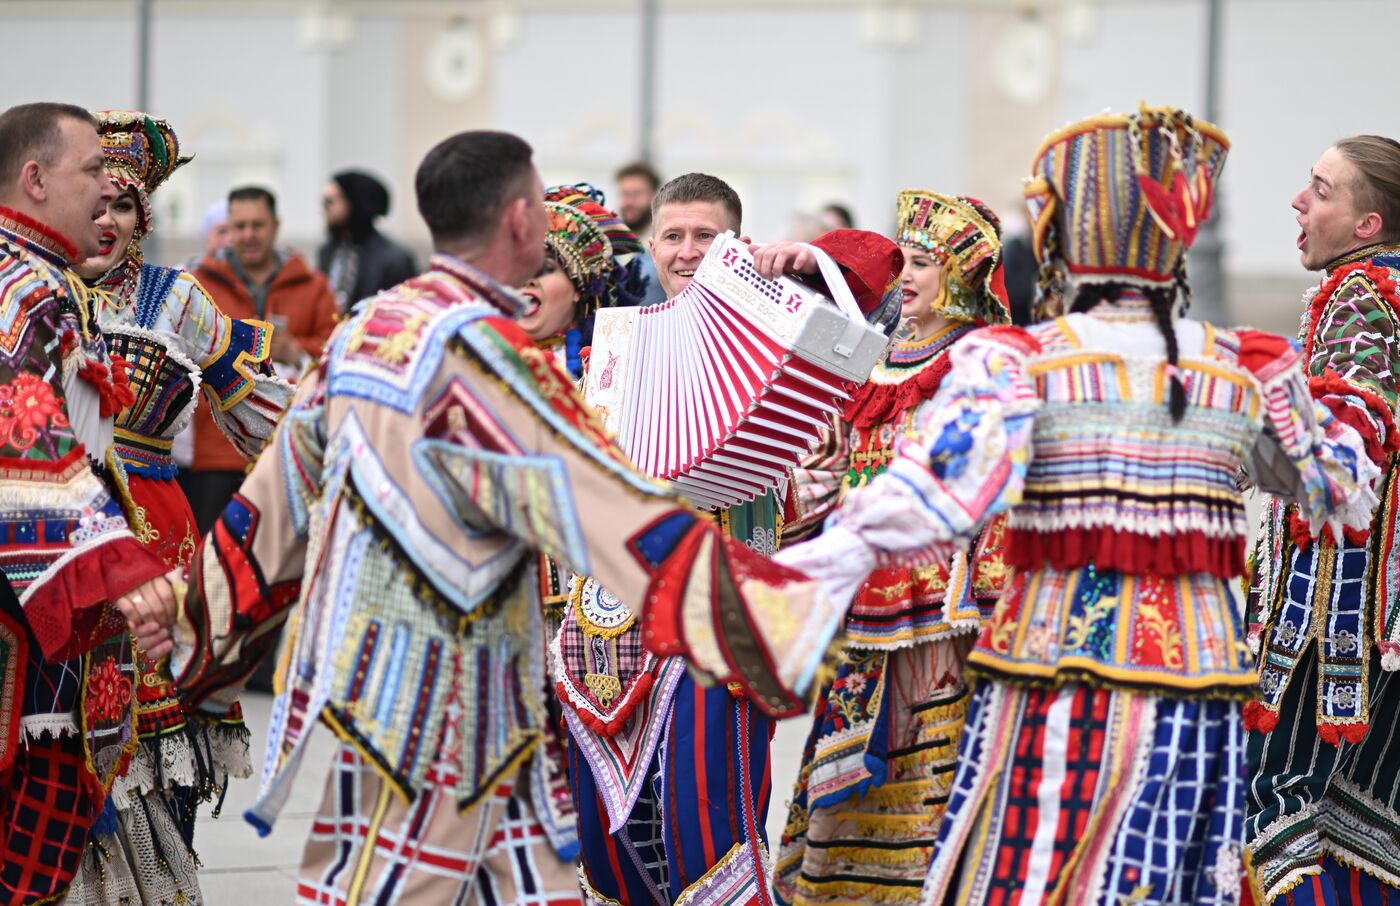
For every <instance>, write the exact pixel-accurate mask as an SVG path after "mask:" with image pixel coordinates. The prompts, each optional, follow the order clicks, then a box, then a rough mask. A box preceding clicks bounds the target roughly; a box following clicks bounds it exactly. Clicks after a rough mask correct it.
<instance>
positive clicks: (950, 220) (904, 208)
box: [895, 189, 1011, 324]
mask: <svg viewBox="0 0 1400 906" xmlns="http://www.w3.org/2000/svg"><path fill="white" fill-rule="evenodd" d="M896 204H897V208H898V217H899V226H898V230H897V232H896V234H895V241H897V242H898V243H899V244H900V245H910V246H914V247H916V248H921V249H923V250H925V251H927V252H929V253H930V254H932V255H934V256H935V257H937V258H938V260H939V261H940V262H941V263H942V264H943V289H942V292H940V294H939V297H938V299H937V300H935V302H934V310H935V311H937V312H938V313H939V314H941V315H943V316H944V317H947V318H951V319H953V320H957V321H977V320H984V321H986V322H988V323H990V324H1002V323H1007V322H1009V321H1010V320H1011V313H1010V309H1009V308H1008V307H1007V303H1006V290H1005V284H1004V282H1003V278H1002V272H1001V221H1000V220H999V219H998V218H997V216H996V214H994V213H993V212H992V209H991V208H989V207H987V206H986V205H985V204H983V203H982V202H980V201H978V200H977V199H975V198H968V197H966V196H960V195H940V194H939V193H937V192H927V191H923V190H919V189H905V190H904V191H903V192H900V193H899V198H898V201H897V203H896Z"/></svg>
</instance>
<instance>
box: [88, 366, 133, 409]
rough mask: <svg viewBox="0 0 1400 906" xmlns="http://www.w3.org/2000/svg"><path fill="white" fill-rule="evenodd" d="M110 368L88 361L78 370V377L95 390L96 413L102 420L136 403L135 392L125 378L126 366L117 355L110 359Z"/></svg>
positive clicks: (129, 380)
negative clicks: (96, 400) (96, 397)
mask: <svg viewBox="0 0 1400 906" xmlns="http://www.w3.org/2000/svg"><path fill="white" fill-rule="evenodd" d="M111 362H112V367H111V368H110V369H109V368H108V367H107V366H106V365H103V364H102V363H101V362H99V361H96V360H95V359H88V360H87V361H85V362H84V363H83V367H82V368H79V369H78V377H80V378H82V379H83V380H85V381H87V382H88V383H89V384H91V385H92V386H93V387H94V388H96V390H97V396H98V399H99V403H98V412H99V414H100V415H101V416H102V417H103V418H114V417H116V415H117V414H118V413H119V412H121V411H122V410H123V409H125V408H126V407H127V406H130V405H131V404H132V403H134V402H136V392H135V391H134V390H132V389H131V379H130V378H128V377H127V374H126V373H127V370H128V366H127V364H126V362H125V361H124V360H123V359H122V357H121V356H119V355H114V356H112V358H111Z"/></svg>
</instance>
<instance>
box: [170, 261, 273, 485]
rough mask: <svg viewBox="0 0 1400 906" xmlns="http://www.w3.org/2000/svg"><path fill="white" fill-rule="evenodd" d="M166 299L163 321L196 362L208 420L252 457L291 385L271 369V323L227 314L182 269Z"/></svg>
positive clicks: (269, 430)
mask: <svg viewBox="0 0 1400 906" xmlns="http://www.w3.org/2000/svg"><path fill="white" fill-rule="evenodd" d="M167 299H168V303H167V307H168V308H171V309H174V310H172V311H169V313H168V319H169V323H171V324H173V325H174V326H173V330H174V332H176V333H178V335H179V336H180V338H181V339H182V340H183V341H184V342H185V344H186V345H187V347H188V348H189V350H190V353H191V357H192V358H193V359H194V362H195V364H197V365H198V366H199V368H200V372H201V375H200V380H201V383H202V386H203V388H204V394H205V397H206V398H207V399H208V401H209V404H210V407H211V408H210V412H211V413H212V415H213V417H214V424H216V425H218V427H219V430H220V431H222V432H223V433H224V436H225V437H227V438H228V439H229V441H230V442H231V443H232V444H233V445H234V447H236V448H237V449H238V452H240V453H242V454H243V455H244V456H246V457H248V458H249V459H252V458H253V457H254V456H256V455H257V453H258V451H259V450H261V449H262V447H263V444H265V443H266V442H267V439H268V437H270V436H271V435H272V428H273V426H274V425H275V424H276V423H277V418H278V416H280V415H281V414H282V410H283V409H285V408H286V407H287V403H288V401H289V400H291V397H292V386H291V385H290V384H288V383H287V382H286V381H284V380H282V379H281V378H279V377H277V376H276V375H275V374H273V372H272V368H271V365H270V362H269V359H270V357H271V356H270V352H271V349H272V327H271V325H269V324H268V323H266V322H265V321H253V320H247V321H241V320H235V319H233V318H230V317H229V316H228V315H226V314H224V313H223V311H222V310H220V308H219V306H218V304H217V303H216V302H215V301H214V299H213V297H211V296H210V295H209V294H208V293H207V292H206V291H205V289H204V287H203V286H202V285H200V283H199V281H198V280H197V279H195V277H194V275H193V274H191V273H189V272H188V271H182V272H181V273H180V276H179V278H178V279H177V280H176V281H175V284H174V286H173V287H172V289H171V293H170V294H169V296H168V297H167ZM157 326H161V325H160V324H159V323H158V324H157Z"/></svg>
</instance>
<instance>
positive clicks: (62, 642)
mask: <svg viewBox="0 0 1400 906" xmlns="http://www.w3.org/2000/svg"><path fill="white" fill-rule="evenodd" d="M168 570H169V567H168V566H166V565H165V561H164V560H162V559H161V558H160V557H157V556H156V555H155V554H153V553H151V552H150V551H149V550H147V549H146V548H145V547H143V546H142V545H141V542H139V541H137V540H136V539H135V538H121V539H117V540H114V541H110V542H108V543H107V544H103V545H101V546H100V547H98V548H96V549H95V550H91V551H88V552H87V553H86V554H83V555H81V556H78V557H75V558H73V559H72V560H70V561H68V564H67V565H66V566H64V567H63V568H62V569H60V570H59V571H58V572H57V573H55V574H54V575H52V576H49V577H48V578H47V579H45V580H44V583H43V585H41V586H40V587H39V588H38V589H36V590H35V591H34V594H33V595H32V596H31V597H30V598H29V600H27V601H25V603H24V612H25V615H26V616H27V617H28V618H29V626H30V628H31V629H32V630H33V631H34V638H35V639H37V640H38V642H39V648H40V650H41V651H43V654H44V657H46V658H48V659H50V660H65V659H67V658H72V657H77V656H78V655H80V654H83V653H84V652H86V651H87V650H88V649H90V648H92V646H94V645H96V644H97V643H98V642H100V641H102V639H103V638H105V637H106V636H105V635H101V634H99V633H100V632H101V631H102V630H103V626H104V623H105V621H106V619H107V617H108V616H109V613H110V612H109V609H108V607H107V606H106V605H107V603H108V602H110V601H115V600H116V599H117V598H120V597H121V596H122V595H124V594H126V593H127V592H129V591H132V590H133V589H135V588H136V587H137V586H139V585H141V584H142V583H143V582H147V581H149V580H151V579H154V578H155V577H156V576H163V575H165V573H166V572H167V571H168ZM31 587H32V586H31ZM116 622H117V623H120V619H117V621H116Z"/></svg>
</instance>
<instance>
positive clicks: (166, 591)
mask: <svg viewBox="0 0 1400 906" xmlns="http://www.w3.org/2000/svg"><path fill="white" fill-rule="evenodd" d="M115 603H116V606H117V610H119V611H121V615H122V618H123V619H125V620H126V625H127V628H128V629H129V630H130V631H131V634H132V635H133V636H135V637H136V641H137V643H138V644H139V645H140V646H141V647H142V648H144V649H145V650H146V654H147V655H149V656H150V658H151V659H152V660H159V659H160V658H162V657H164V656H165V655H167V654H169V653H170V647H171V645H170V627H171V626H172V625H174V623H175V621H176V619H178V618H179V616H180V610H179V602H178V601H176V600H175V591H174V589H173V588H171V586H170V580H169V577H168V576H156V577H155V578H154V579H151V580H149V581H147V582H145V583H143V584H141V585H140V586H138V587H137V588H136V589H135V590H133V591H129V592H127V593H126V594H124V595H122V596H121V597H120V598H118V599H117V600H116V602H115Z"/></svg>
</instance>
